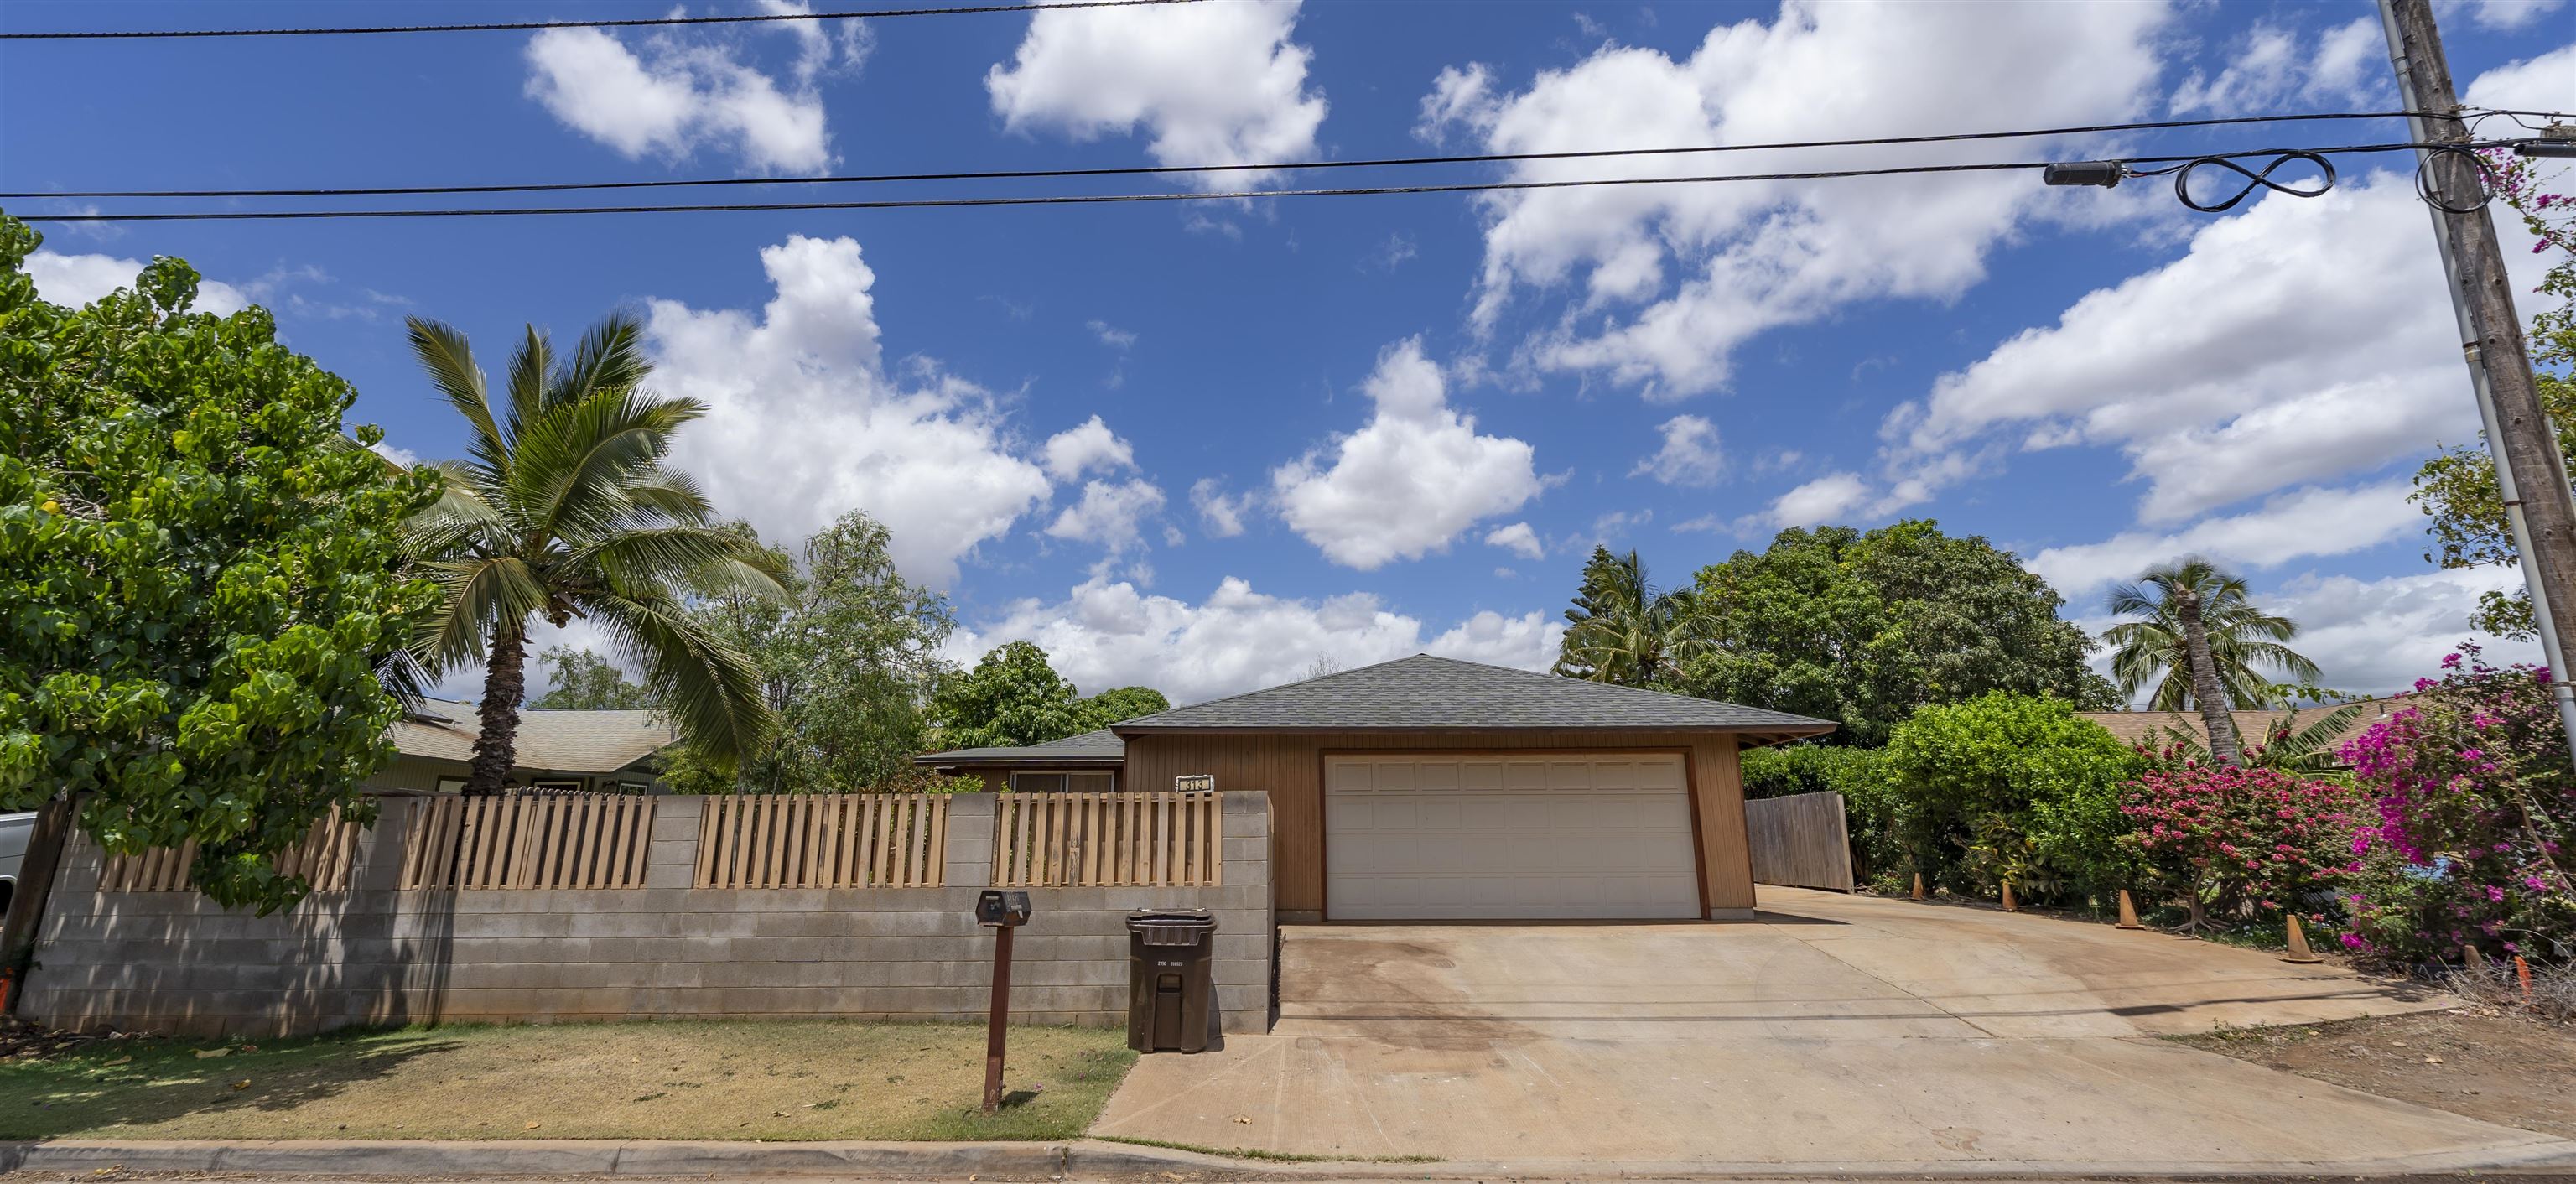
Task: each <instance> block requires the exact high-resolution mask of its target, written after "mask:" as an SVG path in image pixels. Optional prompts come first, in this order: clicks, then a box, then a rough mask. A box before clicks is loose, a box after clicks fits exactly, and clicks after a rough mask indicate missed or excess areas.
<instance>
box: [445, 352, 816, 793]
mask: <svg viewBox="0 0 2576 1184" xmlns="http://www.w3.org/2000/svg"><path fill="white" fill-rule="evenodd" d="M409 323H410V326H411V346H412V352H413V353H415V354H417V355H418V356H419V358H420V364H421V368H422V369H424V370H426V371H428V372H429V378H430V381H431V383H432V384H434V385H435V386H437V388H438V390H439V391H440V393H442V394H444V395H446V396H447V401H448V403H449V405H451V406H453V407H455V408H456V410H457V413H458V414H461V415H463V416H464V417H465V422H466V425H467V427H468V428H469V429H470V434H471V442H470V443H469V444H468V446H467V450H468V451H469V452H470V453H471V454H472V459H471V460H470V461H448V462H444V463H442V464H440V465H438V466H437V467H438V470H439V474H440V476H441V478H442V479H443V480H444V482H445V485H446V488H445V491H444V493H443V495H442V496H441V497H440V498H439V500H438V501H437V502H436V503H434V504H432V505H431V506H430V507H429V508H428V509H426V510H423V511H421V512H420V513H419V514H418V515H417V516H415V517H414V518H413V519H412V522H411V529H412V533H413V547H414V549H415V551H416V553H417V554H418V555H419V556H420V559H421V562H422V565H423V566H424V567H425V568H426V569H427V570H428V571H429V573H430V574H431V576H432V577H433V578H435V579H436V580H437V581H438V583H439V586H440V588H441V590H442V592H443V594H444V596H445V604H444V606H443V611H442V612H441V613H440V614H439V616H438V617H437V619H436V620H435V621H433V622H431V623H430V624H429V625H428V626H427V628H426V629H425V630H424V631H423V633H422V635H421V637H420V639H419V640H418V642H417V643H416V645H415V647H414V648H415V651H416V652H417V654H418V655H419V657H420V659H421V661H422V662H423V663H425V664H426V665H428V666H429V667H430V668H432V669H433V670H446V669H452V668H456V667H459V666H463V665H464V664H466V663H469V662H480V663H482V664H483V667H484V680H483V701H482V704H481V708H480V715H481V733H480V734H479V735H478V736H477V737H476V738H475V741H474V757H473V760H472V762H471V763H470V765H469V768H468V772H467V776H466V782H465V792H467V793H474V794H483V793H496V792H499V791H500V789H501V788H502V786H503V784H504V782H505V780H506V779H507V777H508V776H509V772H510V767H511V765H512V763H513V758H514V756H515V752H514V749H515V747H516V739H517V736H518V730H519V700H520V698H521V697H522V696H523V695H524V694H525V693H526V690H527V673H526V666H527V656H528V628H529V622H530V621H531V620H532V619H534V618H539V617H542V618H544V619H545V620H547V621H549V622H551V623H553V624H554V625H556V626H558V627H561V626H563V625H565V624H567V623H569V622H570V621H571V620H572V619H573V618H575V617H580V618H583V619H585V620H588V621H590V622H591V623H592V624H593V625H595V626H597V627H599V628H600V629H601V630H603V631H604V632H605V633H606V634H607V635H608V637H609V639H610V641H611V642H612V643H613V644H614V645H615V647H616V648H617V649H618V650H619V651H620V652H621V653H620V656H622V657H624V658H626V659H627V660H629V661H630V662H631V663H632V664H634V665H636V666H639V667H641V668H642V669H643V670H644V672H645V679H644V681H645V685H646V687H647V688H648V689H649V690H650V691H651V692H652V693H653V697H654V699H655V700H656V701H657V702H659V703H661V704H663V705H664V710H666V711H668V712H669V713H670V715H671V717H672V719H673V720H674V721H675V722H677V723H678V724H679V726H680V728H681V730H682V731H683V732H684V733H685V734H687V735H688V737H689V738H690V740H691V742H692V743H693V744H694V745H695V746H697V748H698V750H699V751H701V752H704V753H707V754H710V755H711V756H712V757H714V758H715V759H717V760H719V761H730V760H732V759H733V758H734V757H735V756H736V755H738V754H739V753H741V752H743V751H745V750H746V749H748V748H749V747H750V746H752V745H753V744H755V743H757V742H758V740H759V739H760V738H761V737H762V736H764V735H765V734H767V733H768V732H769V730H770V729H771V727H772V716H771V713H770V710H769V706H768V704H767V702H766V701H765V700H764V699H763V698H762V697H761V693H760V676H759V673H758V672H757V671H756V670H754V669H753V667H752V665H751V663H750V661H749V660H748V659H746V658H744V657H743V656H742V655H741V654H740V653H738V652H736V651H735V650H733V649H731V648H730V647H727V646H726V645H724V644H722V643H721V642H719V641H718V640H716V639H715V638H714V637H713V636H712V635H710V634H709V633H708V632H707V631H706V630H705V629H704V628H703V627H702V626H701V625H700V624H699V623H697V622H696V621H694V620H692V619H691V618H690V616H689V614H688V613H687V612H686V611H685V608H686V600H687V597H688V596H689V595H691V594H692V593H723V592H749V593H754V594H766V595H779V594H780V593H779V586H778V577H779V576H781V575H782V574H784V571H785V569H784V568H782V567H781V566H780V564H779V560H778V559H777V558H776V557H774V556H773V555H771V554H770V553H769V552H768V551H765V550H763V549H762V548H761V547H760V546H759V545H758V544H757V543H756V542H754V541H752V540H750V539H748V538H746V537H745V536H743V535H742V534H739V533H736V532H734V531H730V530H726V529H724V528H722V527H720V526H717V525H715V524H714V522H713V515H712V513H711V512H710V511H709V509H708V506H707V502H706V499H705V497H704V496H702V495H701V494H700V493H699V492H698V488H697V485H696V483H695V482H693V481H691V480H689V478H688V476H687V475H686V474H683V473H680V472H678V471H676V470H673V469H670V468H666V467H664V466H663V464H662V459H663V457H664V455H665V454H666V453H667V452H668V451H669V449H670V443H671V434H672V433H673V432H674V431H675V430H677V429H678V428H679V427H680V426H681V425H683V424H686V423H688V422H689V421H690V420H693V419H696V418H698V417H699V416H701V415H704V414H705V413H706V407H705V405H704V404H702V403H699V402H697V401H696V400H693V399H669V398H663V397H661V396H658V395H654V394H651V393H649V392H647V391H645V390H644V389H643V385H642V384H643V381H644V378H645V375H646V374H648V373H649V372H650V371H651V369H652V367H651V364H650V363H648V362H647V361H646V360H645V359H644V354H643V346H642V336H643V330H642V326H641V325H640V324H639V323H638V322H637V321H636V320H635V319H634V318H632V317H629V316H623V315H612V316H610V317H609V318H608V319H606V320H603V321H601V322H600V323H599V325H598V326H597V327H595V328H593V329H592V330H591V331H590V332H589V333H588V334H586V335H585V336H584V337H583V338H582V341H581V345H580V348H578V349H577V350H575V351H574V353H573V356H572V357H571V358H570V359H561V358H558V357H556V356H555V353H554V349H553V346H552V345H551V343H549V342H548V340H547V339H546V337H545V335H544V334H542V333H540V332H538V330H537V329H536V327H535V326H533V325H532V326H529V328H528V332H527V336H526V338H525V339H524V340H522V341H521V342H520V343H519V348H518V350H517V352H516V353H515V354H514V355H513V356H512V357H511V359H510V370H509V375H508V390H507V392H506V396H507V401H506V404H504V405H499V406H496V405H495V403H494V401H493V399H492V398H491V396H490V395H489V394H488V393H487V392H486V389H485V385H484V380H483V372H482V370H481V369H479V368H478V367H477V366H476V365H475V363H474V352H473V349H472V347H471V346H469V345H468V344H467V343H466V340H465V335H464V334H462V333H459V332H458V331H456V330H455V329H453V328H450V327H449V326H446V325H443V324H439V323H438V322H435V321H428V320H423V319H421V318H418V317H413V318H410V321H409Z"/></svg>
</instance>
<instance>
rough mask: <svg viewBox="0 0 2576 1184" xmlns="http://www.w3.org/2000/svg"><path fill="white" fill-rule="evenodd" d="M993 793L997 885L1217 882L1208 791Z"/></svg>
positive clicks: (1216, 830)
mask: <svg viewBox="0 0 2576 1184" xmlns="http://www.w3.org/2000/svg"><path fill="white" fill-rule="evenodd" d="M996 797H997V799H998V802H999V805H998V806H997V807H996V809H997V811H998V813H997V814H996V816H995V818H994V826H993V883H994V884H996V885H1000V886H1004V887H1013V888H1090V887H1129V886H1145V887H1158V888H1160V887H1190V888H1199V887H1214V886H1216V885H1217V884H1218V882H1219V873H1218V869H1219V868H1220V867H1221V866H1222V865H1223V860H1222V859H1221V858H1220V854H1221V852H1220V849H1219V845H1218V840H1219V839H1220V838H1222V837H1224V836H1223V835H1222V834H1221V833H1220V831H1221V824H1220V822H1219V820H1220V819H1221V818H1223V817H1224V813H1225V809H1224V807H1223V806H1222V805H1221V804H1220V802H1219V799H1218V797H1217V795H1215V794H1213V793H1005V794H999V795H996Z"/></svg>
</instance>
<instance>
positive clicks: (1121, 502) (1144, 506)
mask: <svg viewBox="0 0 2576 1184" xmlns="http://www.w3.org/2000/svg"><path fill="white" fill-rule="evenodd" d="M1162 509H1163V491H1162V490H1160V489H1157V488H1155V487H1154V484H1153V482H1150V481H1146V480H1144V479H1142V478H1135V479H1131V480H1127V481H1115V482H1113V481H1090V482H1085V483H1084V484H1083V487H1082V500H1081V501H1079V502H1076V503H1075V504H1073V505H1070V506H1067V507H1065V508H1064V511H1063V512H1062V513H1059V514H1057V515H1056V516H1055V521H1054V522H1053V523H1051V524H1049V525H1048V526H1047V530H1046V532H1047V533H1048V534H1049V535H1051V536H1053V537H1056V538H1060V539H1074V540H1078V541H1081V542H1087V543H1098V544H1100V545H1101V546H1102V547H1103V548H1106V549H1107V550H1108V551H1109V552H1110V553H1112V554H1116V553H1119V552H1122V551H1125V550H1127V549H1129V548H1131V547H1134V546H1136V545H1138V544H1139V543H1140V542H1142V541H1143V536H1142V533H1141V532H1142V528H1143V524H1144V521H1145V519H1147V518H1150V517H1152V516H1153V515H1155V514H1158V513H1161V512H1162Z"/></svg>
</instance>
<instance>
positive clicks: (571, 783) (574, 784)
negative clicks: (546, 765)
mask: <svg viewBox="0 0 2576 1184" xmlns="http://www.w3.org/2000/svg"><path fill="white" fill-rule="evenodd" d="M528 788H530V789H533V790H535V791H537V792H538V793H580V792H581V791H582V790H584V789H587V788H589V787H588V786H587V785H585V784H584V783H583V782H582V781H581V779H580V778H577V777H576V778H566V779H556V780H545V781H531V782H529V783H528Z"/></svg>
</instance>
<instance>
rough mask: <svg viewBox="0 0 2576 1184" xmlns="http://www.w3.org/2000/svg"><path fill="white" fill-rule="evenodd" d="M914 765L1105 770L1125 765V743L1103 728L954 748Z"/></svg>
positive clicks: (917, 759)
mask: <svg viewBox="0 0 2576 1184" xmlns="http://www.w3.org/2000/svg"><path fill="white" fill-rule="evenodd" d="M912 760H913V763H914V764H917V765H936V766H940V767H942V768H947V767H952V766H953V767H959V768H963V767H965V766H969V765H1011V766H1016V767H1020V768H1032V769H1034V768H1047V767H1053V768H1059V769H1080V768H1095V769H1105V768H1112V767H1115V766H1117V765H1121V764H1124V763H1126V760H1127V742H1126V741H1124V740H1121V739H1119V738H1118V737H1117V736H1115V735H1112V734H1111V733H1110V732H1109V731H1108V729H1106V728H1104V729H1102V730H1100V731H1097V732H1084V733H1083V734H1081V735H1079V736H1067V737H1065V738H1064V739H1061V740H1049V741H1047V742H1046V743H1044V744H1027V745H1021V746H1018V747H996V748H956V749H950V750H949V751H947V752H932V753H924V754H923V755H921V756H917V757H914V758H912Z"/></svg>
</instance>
